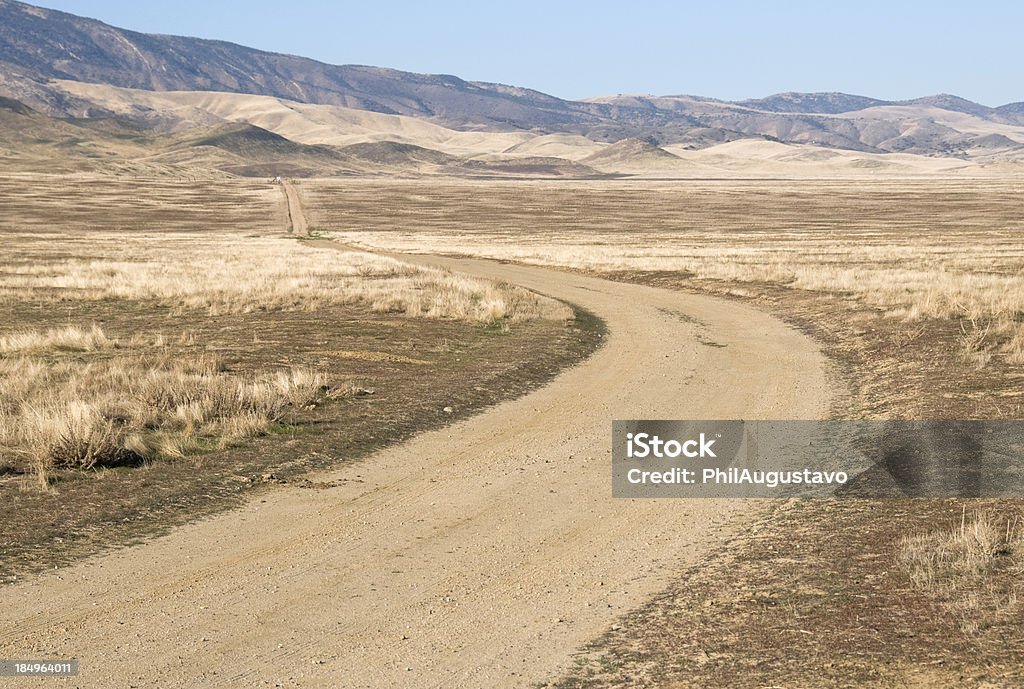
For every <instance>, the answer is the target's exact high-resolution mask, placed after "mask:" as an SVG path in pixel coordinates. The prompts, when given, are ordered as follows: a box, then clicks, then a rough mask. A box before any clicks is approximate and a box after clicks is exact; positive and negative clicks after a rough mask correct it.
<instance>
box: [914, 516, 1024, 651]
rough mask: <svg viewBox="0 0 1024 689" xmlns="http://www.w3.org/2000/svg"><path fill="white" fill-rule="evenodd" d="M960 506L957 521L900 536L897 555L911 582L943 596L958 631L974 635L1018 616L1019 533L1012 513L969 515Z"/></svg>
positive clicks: (1023, 559)
mask: <svg viewBox="0 0 1024 689" xmlns="http://www.w3.org/2000/svg"><path fill="white" fill-rule="evenodd" d="M963 510H964V511H963V514H962V517H961V522H960V524H959V525H957V526H954V527H952V528H948V529H942V530H938V531H931V532H927V533H921V534H914V535H909V536H905V537H904V538H903V539H901V541H900V544H899V550H898V560H899V563H900V565H902V567H903V568H904V569H905V570H906V571H907V573H908V575H909V576H910V580H911V582H913V584H914V585H915V586H917V587H918V588H920V589H922V590H924V591H927V592H928V593H930V594H932V595H934V596H936V597H938V598H939V599H940V600H941V601H942V607H943V608H944V609H945V610H946V611H947V612H949V613H951V614H952V615H954V616H955V617H956V618H957V619H958V620H959V624H960V629H961V630H962V631H964V632H965V633H968V634H976V633H978V632H979V631H980V630H981V628H982V627H989V626H991V625H993V624H995V623H998V622H1001V621H1006V620H1010V621H1013V620H1014V619H1016V618H1017V617H1018V616H1019V614H1020V607H1019V604H1018V603H1019V601H1018V589H1019V577H1020V575H1021V574H1022V573H1024V538H1022V536H1021V532H1020V524H1019V523H1018V518H1017V517H1014V518H1012V519H1011V518H1005V517H1004V518H1002V519H1000V518H997V517H996V516H995V515H994V514H993V513H991V512H987V511H986V512H979V513H976V514H974V515H973V516H972V517H971V518H970V520H968V517H967V507H966V506H964V508H963ZM1000 575H1006V576H1000Z"/></svg>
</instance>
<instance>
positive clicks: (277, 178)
mask: <svg viewBox="0 0 1024 689" xmlns="http://www.w3.org/2000/svg"><path fill="white" fill-rule="evenodd" d="M274 184H281V177H280V175H279V176H277V177H275V178H274Z"/></svg>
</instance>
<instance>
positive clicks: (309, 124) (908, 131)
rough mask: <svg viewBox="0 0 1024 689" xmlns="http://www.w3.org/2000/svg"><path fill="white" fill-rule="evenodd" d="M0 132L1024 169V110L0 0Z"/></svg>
mask: <svg viewBox="0 0 1024 689" xmlns="http://www.w3.org/2000/svg"><path fill="white" fill-rule="evenodd" d="M0 129H2V130H3V131H0V147H2V154H3V155H4V159H5V160H10V161H22V162H25V161H30V160H37V159H38V160H44V159H45V157H46V156H47V155H53V156H64V157H65V158H66V159H67V160H65V161H62V162H61V163H60V164H61V165H65V166H67V165H71V162H69V161H75V160H77V161H79V162H83V161H85V162H84V163H83V164H85V163H88V164H89V165H93V164H98V161H102V160H113V159H117V158H118V157H119V156H120V157H124V158H125V159H126V160H132V161H144V162H145V164H149V163H161V164H162V163H169V164H174V165H183V166H189V165H201V166H206V167H210V166H213V167H214V168H215V169H218V170H222V171H229V172H232V173H235V174H238V173H242V174H257V173H259V174H263V173H267V172H273V171H274V170H284V171H287V172H288V173H289V174H351V173H367V172H370V173H375V172H380V171H383V170H389V169H391V170H398V171H403V172H414V173H417V174H418V173H434V172H449V173H450V172H453V171H456V172H458V173H466V174H478V173H479V174H514V173H516V171H518V172H521V173H522V174H557V175H591V174H595V170H599V171H603V172H609V173H626V174H642V173H644V172H645V171H651V172H652V173H656V172H658V171H661V172H666V171H667V172H672V173H673V174H676V173H680V174H681V173H686V174H689V173H694V174H696V172H695V170H696V168H694V167H693V165H694V164H696V163H695V162H694V160H691V158H692V157H693V156H689V155H688V153H689V152H700V151H710V152H714V151H716V150H718V149H722V150H725V151H741V150H748V149H749V150H751V151H753V150H759V149H757V148H756V147H755V148H749V147H748V148H744V147H742V146H739V147H732V148H729V144H730V143H735V142H743V141H748V142H754V143H757V142H775V143H779V144H785V145H789V146H796V147H799V148H797V149H794V152H795V153H796V154H799V155H795V156H791V157H786V156H782V159H784V160H785V161H787V162H785V163H783V162H782V159H779V160H776V159H774V158H773V160H772V162H771V165H773V166H776V165H779V164H785V165H789V164H791V163H792V162H794V161H803V162H806V163H813V164H815V165H820V164H822V163H823V162H824V161H826V159H828V160H832V163H830V165H833V163H836V159H834V158H829V157H828V156H825V157H822V156H812V155H809V154H807V151H806V150H805V148H804V147H813V148H820V149H831V150H834V151H845V152H848V153H851V154H853V156H852V157H850V156H847V157H844V158H843V160H852V161H861V162H860V163H858V166H860V167H858V166H854V167H852V168H850V167H849V166H841V167H844V169H853V170H857V169H861V167H862V168H863V169H866V170H875V171H877V170H883V169H891V168H893V167H894V166H895V167H899V166H902V165H904V164H905V161H903V162H900V163H898V164H896V163H893V165H890V164H889V163H885V162H884V160H885V159H882V158H879V159H875V158H871V157H870V156H876V155H882V156H884V155H908V154H910V155H916V156H923V157H929V158H930V157H938V158H950V159H954V160H956V161H965V162H969V163H971V164H975V163H976V164H978V165H987V166H1000V165H1004V164H1011V165H1014V164H1016V162H1017V161H1019V160H1021V159H1024V103H1009V104H1006V105H1002V106H999V107H988V106H985V105H981V104H978V103H973V102H971V101H968V100H965V99H963V98H959V97H957V96H954V95H949V94H939V95H935V96H929V97H924V98H917V99H913V100H907V101H887V100H881V99H876V98H870V97H866V96H857V95H849V94H844V93H781V94H776V95H773V96H768V97H765V98H759V99H748V100H741V101H734V102H730V101H723V100H717V99H713V98H704V97H699V96H686V95H677V96H644V95H616V96H603V97H596V98H591V99H586V100H582V101H570V100H564V99H560V98H557V97H555V96H551V95H548V94H544V93H541V92H539V91H535V90H531V89H528V88H522V87H517V86H507V85H502V84H494V83H485V82H471V81H466V80H463V79H460V78H458V77H455V76H451V75H436V74H414V73H409V72H401V71H397V70H392V69H386V68H382V67H369V66H359V65H342V66H338V65H329V64H325V63H322V62H318V61H316V60H311V59H308V58H304V57H297V56H292V55H282V54H277V53H270V52H266V51H261V50H257V49H254V48H249V47H245V46H241V45H236V44H233V43H227V42H223V41H214V40H207V39H198V38H189V37H182V36H167V35H153V34H143V33H138V32H134V31H128V30H124V29H119V28H117V27H113V26H110V25H108V24H104V23H103V22H100V21H97V20H94V19H88V18H84V17H78V16H76V15H73V14H68V13H64V12H58V11H54V10H48V9H43V8H39V7H35V6H32V5H28V4H25V3H21V2H16V1H15V0H0ZM858 156H859V157H858ZM864 156H868V157H867V158H865V157H864ZM704 157H706V158H707V160H709V161H712V162H711V163H710V164H712V169H711V172H710V173H711V174H714V173H715V169H714V164H715V163H714V161H715V160H725V159H728V160H729V161H732V160H733V158H732V155H731V154H730V155H728V156H724V157H723V156H720V155H719V154H718V153H710V154H709V155H708V156H704ZM707 160H706V161H704V162H701V163H700V164H699V165H700V166H704V165H705V164H708V162H707ZM867 160H874V161H875V162H873V163H867V162H864V161H867ZM763 162H764V161H761V163H763ZM761 163H758V164H761ZM140 164H142V163H141V162H140ZM958 165H959V164H956V165H952V166H944V169H945V168H949V167H957V166H958ZM728 167H729V169H732V168H733V164H732V162H730V163H729V165H728ZM833 167H834V165H833ZM911 167H913V168H915V169H918V168H919V169H922V170H925V169H927V170H930V169H933V168H934V167H935V166H932V165H914V166H911ZM701 169H703V167H702V168H701ZM687 171H689V172H687Z"/></svg>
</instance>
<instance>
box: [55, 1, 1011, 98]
mask: <svg viewBox="0 0 1024 689" xmlns="http://www.w3.org/2000/svg"><path fill="white" fill-rule="evenodd" d="M38 4H40V5H43V6H46V7H52V8H54V9H61V10H65V11H67V12H72V13H74V14H80V15H85V16H89V17H94V18H96V19H101V20H103V21H105V22H107V23H110V24H114V25H116V26H121V27H123V28H128V29H135V30H137V31H146V32H156V33H172V34H183V35H189V36H201V37H206V38H218V39H223V40H228V41H233V42H235V43H241V44H244V45H249V46H252V47H256V48H261V49H264V50H272V51H277V52H283V53H293V54H296V55H303V56H306V57H311V58H315V59H317V60H321V61H323V62H329V63H334V64H366V65H378V66H383V67H394V68H396V69H403V70H408V71H414V72H435V73H446V74H455V75H458V76H460V77H463V78H466V79H471V80H479V81H496V82H502V83H506V84H515V85H519V86H528V87H531V88H536V89H539V90H541V91H545V92H547V93H551V94H553V95H556V96H560V97H563V98H583V97H586V96H595V95H606V94H615V93H654V94H662V95H665V94H681V93H688V94H697V95H703V96H712V97H717V98H726V99H739V98H752V97H760V96H766V95H769V94H772V93H777V92H780V91H845V92H847V93H856V94H861V95H869V96H874V97H877V98H885V99H903V98H913V97H917V96H924V95H932V94H935V93H940V92H947V93H954V94H956V95H959V96H963V97H965V98H969V99H971V100H975V101H978V102H981V103H984V104H986V105H1001V104H1003V103H1007V102H1013V101H1024V50H1022V49H1021V42H1022V36H1024V3H1022V2H1019V1H1015V0H1004V1H1002V2H994V1H993V2H986V1H984V0H980V1H975V2H963V1H961V2H944V1H943V0H934V1H932V2H920V1H918V2H899V1H898V0H891V1H889V2H877V1H875V0H862V1H860V2H849V1H848V2H841V3H840V2H834V1H832V0H818V2H807V1H804V0H796V1H793V2H725V3H723V2H716V0H703V1H701V2H643V1H642V0H637V1H634V2H632V3H629V2H622V1H620V2H614V3H605V2H599V1H597V2H558V1H557V0H548V1H547V2H536V1H534V0H521V1H519V2H515V3H491V2H487V1H486V0H478V1H477V2H450V1H446V0H435V1H434V2H415V3H413V2H410V3H403V2H384V1H381V0H376V1H374V0H368V1H367V0H364V1H363V2H358V3H349V2H344V1H341V2H328V1H318V0H275V1H270V0H249V1H247V2H225V1H222V0H175V1H174V2H153V3H149V2H139V0H39V1H38Z"/></svg>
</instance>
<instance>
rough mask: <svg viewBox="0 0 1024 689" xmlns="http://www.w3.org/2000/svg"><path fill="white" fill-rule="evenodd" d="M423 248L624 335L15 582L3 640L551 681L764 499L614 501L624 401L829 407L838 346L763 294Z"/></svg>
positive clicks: (123, 664) (88, 674) (179, 681)
mask: <svg viewBox="0 0 1024 689" xmlns="http://www.w3.org/2000/svg"><path fill="white" fill-rule="evenodd" d="M416 260H423V261H429V262H432V263H442V264H444V265H447V266H450V267H452V268H455V269H458V270H462V271H465V272H468V273H473V274H476V275H484V276H488V277H494V278H499V279H503V280H507V281H509V282H513V283H517V284H521V285H525V286H526V287H529V288H532V289H535V290H538V291H541V292H544V293H546V294H549V295H552V296H554V297H557V298H560V299H564V300H567V301H571V302H575V303H577V304H579V305H581V306H583V307H584V308H586V309H589V310H591V311H593V312H594V313H596V314H598V315H599V316H600V317H601V318H603V319H604V320H605V321H606V322H607V325H608V327H609V331H610V335H609V337H608V342H607V345H606V346H605V347H603V348H602V349H601V350H599V351H598V352H597V353H596V354H595V355H594V356H593V357H592V358H591V359H589V360H588V361H587V362H585V363H584V364H582V365H580V366H578V367H577V368H574V369H572V370H569V371H566V372H564V373H563V374H561V375H560V376H559V377H558V378H557V379H556V380H555V381H554V382H553V383H551V384H550V385H548V386H547V387H545V388H543V389H541V390H539V391H537V392H535V393H533V394H531V395H529V396H527V397H524V398H521V399H519V400H515V401H511V402H507V403H503V404H501V405H499V406H497V407H495V408H493V409H491V410H490V411H488V412H486V413H483V414H481V415H479V416H477V417H474V418H472V419H469V420H467V421H463V422H460V423H457V424H455V425H453V426H451V427H448V428H445V429H443V430H439V431H435V432H430V433H425V434H423V435H420V436H418V437H416V438H415V439H413V440H412V441H410V442H408V443H406V444H404V445H401V446H399V447H394V448H391V449H388V450H385V451H382V452H380V453H379V454H377V455H375V456H373V457H371V458H369V459H367V460H365V461H362V462H359V463H357V464H353V465H351V466H348V467H345V468H343V469H339V470H338V471H336V472H332V473H331V474H330V475H329V476H328V477H327V478H330V479H332V480H334V481H336V482H337V483H338V487H336V488H332V489H327V490H303V489H299V488H283V489H281V490H277V491H274V492H272V493H270V494H269V495H267V496H266V500H265V501H264V500H259V501H255V502H253V503H252V504H249V505H247V506H245V507H243V508H241V509H239V510H237V511H234V512H231V513H228V514H224V515H220V516H218V517H215V518H212V519H209V520H206V521H203V522H200V523H196V524H193V525H191V526H188V527H185V528H181V529H179V530H177V531H175V532H174V533H172V534H170V535H168V536H166V537H162V538H159V539H157V540H154V541H152V542H149V543H146V544H143V545H139V546H136V547H133V548H130V549H126V550H124V551H121V552H117V553H114V554H110V555H107V556H103V557H100V558H96V559H94V560H92V561H89V562H86V563H83V564H79V565H76V566H73V567H70V568H67V569H64V570H61V571H57V572H54V573H53V574H50V575H46V576H42V577H39V578H36V579H33V580H31V581H27V582H25V583H21V584H18V585H15V586H11V587H8V588H6V589H4V590H3V594H4V610H3V615H2V617H0V620H2V621H0V658H40V657H45V658H79V659H80V660H81V667H82V674H81V676H80V677H79V678H77V679H76V680H73V681H72V680H69V681H68V682H67V686H82V687H97V688H100V687H102V688H104V689H105V688H108V687H129V686H133V687H157V686H159V687H164V688H166V687H262V686H269V687H273V686H284V687H292V686H301V687H526V686H531V685H532V684H533V683H535V682H542V681H544V680H547V679H551V678H554V677H557V675H558V672H559V670H560V669H561V668H564V667H565V666H567V665H568V664H569V663H571V653H572V652H573V650H574V649H576V648H578V647H579V645H580V644H582V643H584V642H586V641H587V640H589V639H591V638H593V637H594V636H595V635H597V634H599V633H601V632H602V631H603V630H605V629H607V627H608V626H609V625H611V624H613V623H614V621H615V619H616V618H617V616H619V615H621V614H623V613H625V612H626V611H627V610H629V609H631V608H633V607H635V606H637V605H639V604H641V603H642V602H643V601H644V600H645V599H647V598H648V597H649V596H650V595H651V594H652V593H654V592H656V591H657V590H658V589H659V588H660V587H662V586H663V585H664V584H665V583H666V581H668V580H669V578H671V577H672V576H673V573H674V572H676V571H678V569H679V568H680V567H681V566H683V565H684V564H686V563H688V562H691V561H693V560H694V559H695V558H698V557H700V555H701V553H702V552H704V551H705V549H706V548H708V547H709V546H711V545H713V544H714V543H715V542H716V540H717V539H720V538H722V537H723V536H724V535H727V534H728V533H729V529H730V528H734V527H733V526H732V525H731V521H732V520H734V519H735V518H736V516H737V515H738V513H739V512H740V511H742V510H746V509H750V508H751V507H752V504H751V503H744V502H738V501H737V502H726V501H699V502H697V501H694V502H683V501H676V500H663V501H653V500H648V501H624V500H613V499H612V498H611V496H610V490H611V488H610V471H609V466H610V434H611V421H612V419H616V418H759V417H760V418H815V417H819V416H820V415H822V414H824V413H825V412H826V405H827V400H828V397H829V386H828V383H827V381H826V375H825V361H824V360H823V357H822V356H821V355H820V353H819V352H818V351H817V349H816V347H815V346H814V345H813V343H812V342H811V341H809V340H808V339H807V338H805V337H804V336H802V335H801V334H799V333H797V332H795V331H794V330H792V329H790V328H789V327H787V326H785V325H784V324H782V323H781V322H779V321H777V320H775V319H773V318H771V317H769V316H767V315H764V314H762V313H760V312H758V311H755V310H752V309H750V308H747V307H744V306H740V305H737V304H732V303H728V302H724V301H720V300H716V299H712V298H706V297H700V296H692V295H686V294H680V293H674V292H669V291H664V290H658V289H653V288H648V287H642V286H634V285H625V284H617V283H611V282H606V281H603V280H599V279H594V278H588V277H582V276H578V275H571V274H565V273H560V272H556V271H550V270H545V269H541V268H533V267H522V266H512V265H500V264H497V263H492V262H484V261H476V260H468V259H425V258H424V259H416ZM712 345H713V346H712ZM54 683H56V682H54ZM49 684H50V682H47V685H49Z"/></svg>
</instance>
